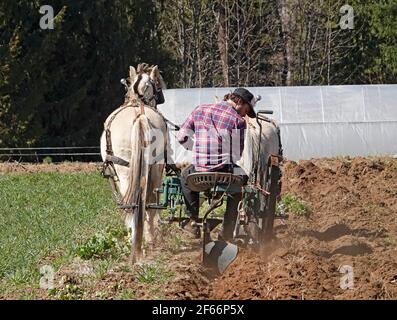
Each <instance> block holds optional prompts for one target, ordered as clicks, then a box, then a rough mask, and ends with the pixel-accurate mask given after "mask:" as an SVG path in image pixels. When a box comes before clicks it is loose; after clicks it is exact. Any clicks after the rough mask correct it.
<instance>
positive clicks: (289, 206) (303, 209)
mask: <svg viewBox="0 0 397 320" xmlns="http://www.w3.org/2000/svg"><path fill="white" fill-rule="evenodd" d="M281 199H282V203H283V205H284V209H285V211H286V212H288V213H290V214H295V215H297V216H304V217H309V216H310V215H311V213H312V211H311V210H310V208H309V206H308V205H307V204H306V203H305V202H304V201H303V200H301V199H299V198H298V197H297V196H295V195H293V194H289V193H285V194H283V195H282V198H281Z"/></svg>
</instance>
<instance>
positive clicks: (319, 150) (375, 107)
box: [159, 85, 397, 160]
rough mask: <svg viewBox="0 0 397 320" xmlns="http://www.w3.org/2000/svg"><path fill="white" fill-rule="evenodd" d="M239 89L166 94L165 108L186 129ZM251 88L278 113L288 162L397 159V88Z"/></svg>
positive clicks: (264, 104)
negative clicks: (198, 111) (201, 111)
mask: <svg viewBox="0 0 397 320" xmlns="http://www.w3.org/2000/svg"><path fill="white" fill-rule="evenodd" d="M233 89H234V88H202V89H169V90H165V92H164V95H165V101H166V102H165V104H163V105H161V106H160V107H159V109H160V110H161V111H162V113H163V114H164V115H165V116H166V117H167V118H168V119H169V120H171V121H172V122H174V123H176V124H182V123H183V122H184V120H185V119H186V118H187V116H188V115H189V114H190V112H191V111H192V110H193V109H194V108H195V107H196V106H198V105H200V104H203V103H213V102H214V101H215V96H217V97H219V98H222V97H223V96H224V95H225V94H227V93H229V92H231V91H232V90H233ZM247 89H249V90H250V91H251V92H252V93H254V94H255V95H258V94H259V95H261V96H262V100H261V101H260V102H259V103H258V105H257V107H256V110H263V109H266V110H267V109H270V110H273V111H274V114H273V116H272V117H273V119H275V120H276V121H277V122H278V123H279V124H280V127H281V138H282V143H283V148H284V155H285V156H286V157H287V158H288V159H291V160H300V159H310V158H319V157H335V156H347V155H349V156H368V155H397V85H363V86H322V87H320V86H313V87H251V88H247ZM172 144H173V145H174V142H173V143H172ZM178 152H180V151H177V152H176V154H178Z"/></svg>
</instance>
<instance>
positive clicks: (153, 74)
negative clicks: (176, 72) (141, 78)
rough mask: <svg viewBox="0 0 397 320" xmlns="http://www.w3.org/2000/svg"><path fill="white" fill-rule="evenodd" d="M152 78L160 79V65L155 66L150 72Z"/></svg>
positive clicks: (154, 79)
mask: <svg viewBox="0 0 397 320" xmlns="http://www.w3.org/2000/svg"><path fill="white" fill-rule="evenodd" d="M150 79H152V80H153V81H158V80H159V79H160V71H159V67H158V66H154V68H153V69H152V72H151V73H150Z"/></svg>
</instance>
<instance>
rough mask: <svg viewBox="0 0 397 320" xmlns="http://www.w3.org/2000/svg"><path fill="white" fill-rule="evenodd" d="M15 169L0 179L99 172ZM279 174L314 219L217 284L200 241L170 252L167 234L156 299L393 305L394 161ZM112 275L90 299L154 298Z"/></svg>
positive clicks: (280, 231)
mask: <svg viewBox="0 0 397 320" xmlns="http://www.w3.org/2000/svg"><path fill="white" fill-rule="evenodd" d="M13 166H14V167H13V168H12V169H10V166H9V165H1V164H0V173H9V172H37V171H41V170H50V171H51V170H55V171H59V170H61V171H63V170H65V171H66V172H75V171H85V170H93V171H94V170H96V165H95V164H80V165H77V166H76V165H72V164H70V165H69V164H64V165H61V166H60V167H57V166H54V165H42V166H26V165H24V168H22V167H21V165H16V164H15V165H13ZM283 170H284V176H283V192H285V193H289V194H294V195H296V196H298V197H299V198H300V199H302V200H303V201H304V202H305V203H306V204H307V206H308V207H309V208H310V212H311V214H310V215H309V216H306V217H305V216H300V215H291V216H290V218H289V220H288V221H287V223H286V224H285V225H284V224H282V223H281V222H280V221H277V222H276V227H275V229H276V240H275V241H274V243H273V244H272V245H271V246H270V247H269V248H268V250H267V252H266V254H263V255H261V256H259V255H258V254H255V253H253V252H250V251H249V250H245V251H243V250H242V251H241V253H240V255H239V257H238V259H237V260H236V261H235V262H234V263H233V264H232V265H231V266H230V267H229V268H228V270H227V271H226V273H225V274H223V275H222V277H220V278H217V279H214V278H210V276H209V275H208V274H206V272H205V270H204V269H203V268H202V267H201V265H200V243H199V242H197V241H192V240H186V239H185V240H184V242H183V245H178V246H175V248H176V249H175V250H174V251H170V245H169V243H168V244H167V235H165V236H164V238H163V240H162V241H161V245H158V246H157V247H156V248H155V249H152V250H151V251H150V250H149V251H150V253H149V255H148V257H147V261H146V262H150V260H151V259H154V257H156V256H158V255H163V256H164V261H165V262H164V263H165V268H166V269H167V270H170V271H172V272H173V273H174V275H175V276H174V277H172V278H170V280H167V281H164V283H162V284H161V287H162V292H163V295H162V296H161V297H163V298H167V299H397V160H396V159H392V158H353V159H349V158H340V159H339V158H338V159H320V160H311V161H301V162H298V163H296V162H292V161H288V162H286V163H285V164H284V169H283ZM117 270H118V269H117V268H114V269H113V270H111V271H110V272H108V273H106V274H105V275H104V276H103V278H102V279H101V281H98V282H97V283H96V284H95V285H94V287H93V288H92V292H93V293H92V294H93V296H92V298H95V296H94V292H97V291H98V290H102V291H106V290H114V288H115V287H118V288H120V287H123V288H124V289H131V290H133V291H134V298H135V299H148V298H149V299H150V298H153V295H152V293H151V292H150V291H148V290H147V286H145V285H144V284H142V283H141V284H139V283H138V281H137V278H136V276H135V274H134V273H133V271H129V270H126V271H123V268H119V271H117ZM120 270H121V271H120ZM343 270H350V271H351V272H353V273H350V274H349V275H352V276H353V277H352V278H351V279H353V281H354V282H350V283H349V284H350V285H351V288H347V289H346V288H345V289H342V288H341V279H344V277H345V278H347V274H344V273H342V272H343ZM60 273H61V274H62V275H63V276H65V274H64V272H63V271H62V270H61V271H60ZM109 288H113V289H109ZM108 298H109V297H108ZM110 298H112V297H110Z"/></svg>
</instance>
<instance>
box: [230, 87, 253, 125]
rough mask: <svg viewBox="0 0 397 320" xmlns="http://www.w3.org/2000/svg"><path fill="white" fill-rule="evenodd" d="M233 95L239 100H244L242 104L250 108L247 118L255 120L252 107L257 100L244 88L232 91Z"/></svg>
mask: <svg viewBox="0 0 397 320" xmlns="http://www.w3.org/2000/svg"><path fill="white" fill-rule="evenodd" d="M233 94H235V95H236V96H239V97H240V98H241V99H243V100H244V102H246V103H248V105H249V106H250V107H251V108H250V110H249V111H248V114H247V115H248V116H249V117H250V118H256V113H255V111H254V106H255V104H256V102H257V101H258V100H259V99H257V98H255V97H254V95H253V94H252V93H251V92H249V91H248V90H247V89H245V88H237V89H235V90H234V91H233Z"/></svg>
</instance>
